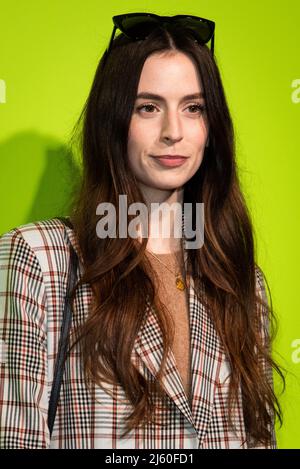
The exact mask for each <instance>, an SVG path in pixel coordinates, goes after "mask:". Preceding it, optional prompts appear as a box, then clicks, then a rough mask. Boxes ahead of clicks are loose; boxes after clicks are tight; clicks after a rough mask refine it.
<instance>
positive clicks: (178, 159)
mask: <svg viewBox="0 0 300 469" xmlns="http://www.w3.org/2000/svg"><path fill="white" fill-rule="evenodd" d="M152 158H153V159H154V160H155V161H156V162H157V163H158V164H160V165H161V166H166V167H176V166H181V165H182V164H184V163H185V162H186V161H187V159H188V157H187V156H181V155H161V156H153V157H152Z"/></svg>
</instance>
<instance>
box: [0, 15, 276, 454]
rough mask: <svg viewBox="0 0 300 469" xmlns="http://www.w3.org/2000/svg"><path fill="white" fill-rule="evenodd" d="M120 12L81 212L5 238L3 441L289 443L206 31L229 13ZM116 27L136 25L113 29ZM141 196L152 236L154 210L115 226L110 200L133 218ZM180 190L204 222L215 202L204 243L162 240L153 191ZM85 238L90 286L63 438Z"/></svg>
mask: <svg viewBox="0 0 300 469" xmlns="http://www.w3.org/2000/svg"><path fill="white" fill-rule="evenodd" d="M164 20H166V18H165V17H164ZM114 21H115V28H114V31H113V36H112V40H111V42H110V46H109V48H108V50H107V51H106V52H105V54H104V55H103V57H102V59H101V60H100V63H99V66H98V68H97V71H96V74H95V78H94V82H93V85H92V88H91V91H90V94H89V97H88V100H87V102H86V105H85V108H84V112H83V113H82V115H81V118H80V119H79V121H78V125H77V127H76V128H75V130H76V132H77V130H78V129H80V124H81V122H82V118H83V129H82V155H83V175H82V184H81V188H80V190H79V191H78V195H77V197H76V199H75V200H74V204H73V209H72V213H71V216H70V218H69V222H68V223H67V226H65V225H64V223H62V220H61V219H59V218H53V219H49V220H44V221H39V222H35V223H29V224H26V225H23V226H20V227H17V228H15V229H13V230H11V231H10V232H8V233H5V235H4V236H3V237H2V239H1V259H0V260H1V269H2V270H1V275H2V279H1V295H0V298H1V339H2V346H3V347H2V348H3V356H2V362H3V365H2V366H3V368H2V376H3V377H4V387H3V391H2V396H1V400H0V402H1V406H2V409H1V413H2V422H1V447H3V448H145V449H147V448H151V449H152V448H250V447H257V448H275V447H276V440H275V432H274V419H275V415H276V414H277V416H278V417H279V418H280V420H281V410H280V406H279V404H278V401H277V398H276V396H275V394H274V391H273V384H272V367H273V368H274V369H276V370H277V372H278V373H279V374H280V375H281V377H282V374H281V371H280V369H279V368H278V366H277V365H276V363H274V362H273V360H272V358H271V347H270V345H271V337H270V327H269V322H270V318H271V316H272V310H271V308H269V306H268V303H267V298H266V293H265V286H264V280H263V274H262V272H261V270H260V269H259V267H258V266H257V264H256V262H255V251H254V242H253V230H252V226H251V221H250V217H249V214H248V211H247V208H246V204H245V201H244V198H243V195H242V193H241V190H240V186H239V181H238V177H237V173H236V163H235V151H234V132H233V126H232V121H231V118H230V114H229V110H228V106H227V103H226V98H225V94H224V90H223V87H222V82H221V78H220V74H219V71H218V68H217V65H216V61H215V59H214V57H213V50H212V49H209V48H208V46H207V45H206V44H207V43H208V41H209V40H210V39H213V38H214V35H213V33H214V29H213V27H214V23H212V22H210V21H209V20H205V19H199V18H192V17H190V19H187V18H183V19H182V18H177V20H176V18H175V20H174V19H169V21H168V22H166V23H164V24H162V23H163V22H162V21H161V23H160V25H158V23H157V22H158V21H160V18H159V17H157V16H156V15H143V14H138V15H135V16H134V14H132V15H120V16H119V17H115V18H114ZM196 23H197V24H196ZM116 27H119V28H120V29H121V30H122V33H121V34H120V35H119V36H118V37H117V38H115V39H114V40H113V37H114V32H115V30H116ZM125 33H126V35H125ZM211 47H213V41H211ZM76 132H75V133H76ZM163 155H169V156H167V157H163ZM174 155H181V157H180V158H177V159H176V158H174ZM124 195H126V200H127V203H128V205H130V204H134V203H142V204H143V206H144V207H146V208H147V217H146V221H147V222H149V225H148V228H149V231H148V233H147V236H144V235H143V231H142V230H143V229H144V227H145V225H144V224H143V223H139V224H137V225H136V227H135V229H133V235H131V236H128V235H127V236H125V237H122V236H120V232H119V229H118V228H117V230H116V233H117V235H116V236H113V235H112V234H114V233H115V231H114V228H113V229H112V231H110V236H107V237H105V236H104V235H103V232H104V226H103V225H101V222H100V225H99V220H100V217H99V215H100V214H102V215H103V214H104V212H103V205H99V204H103V203H104V204H106V203H109V204H111V205H109V206H110V207H111V206H113V207H114V208H115V212H114V214H115V215H116V220H117V223H116V225H117V227H118V226H120V224H118V222H122V223H123V222H124V217H123V218H122V220H121V212H120V209H119V201H120V197H121V196H124ZM174 202H175V203H176V204H177V207H178V206H179V207H180V208H183V207H184V204H190V205H189V206H191V207H192V211H191V213H192V218H191V220H192V227H193V228H194V229H195V227H196V229H195V232H196V235H198V234H199V233H198V232H199V230H200V228H201V227H199V226H198V225H197V223H196V219H197V217H198V215H199V210H200V208H199V207H201V204H204V242H203V243H202V244H201V246H200V247H196V248H191V245H190V246H189V248H188V247H187V239H186V237H185V236H184V237H183V240H182V238H180V237H176V236H175V235H174V232H173V234H172V232H171V231H170V232H169V233H171V234H170V236H168V237H166V238H164V237H163V236H162V235H161V233H160V235H159V236H158V237H155V236H154V233H155V229H156V228H157V221H155V217H154V214H155V213H156V212H155V211H154V212H151V210H150V209H151V208H152V206H153V205H152V204H153V203H158V204H159V207H160V206H161V204H165V205H164V207H166V208H167V209H168V208H170V207H171V204H173V203H174ZM99 207H100V208H99ZM107 207H108V205H107ZM118 209H119V211H118ZM156 211H157V208H156ZM168 213H169V212H168V210H165V211H163V213H162V219H163V221H166V220H167V218H168ZM181 213H182V212H181ZM131 215H132V214H131ZM131 215H129V216H128V220H126V223H127V225H126V227H129V224H130V222H131V221H132V216H131ZM143 220H144V221H145V219H143ZM177 220H178V219H177ZM185 220H186V218H185V217H183V222H184V223H183V225H182V227H183V230H184V231H183V233H185ZM110 221H112V218H111V217H109V218H108V222H110ZM108 225H109V223H108ZM177 225H178V223H175V222H174V220H173V222H171V228H174V227H176V226H177ZM177 228H178V226H177ZM109 230H111V225H110V228H109ZM128 232H129V231H128ZM131 233H132V230H131ZM99 235H100V236H99ZM68 243H70V245H71V246H72V247H73V249H74V250H75V253H76V254H77V256H78V259H79V266H78V269H77V270H76V275H77V280H78V282H77V286H76V288H75V289H74V290H73V293H74V295H73V297H72V300H73V301H72V306H73V316H72V324H71V331H70V341H71V347H70V349H69V353H68V356H67V358H66V361H65V369H64V375H63V379H62V385H61V389H60V396H59V402H58V407H57V413H56V417H55V421H54V427H53V432H52V435H51V437H50V431H49V426H50V425H49V419H48V416H47V414H48V409H49V397H50V392H51V387H52V384H53V376H54V366H55V362H56V360H57V357H58V349H59V347H58V343H59V339H60V334H61V326H62V324H63V309H64V302H65V299H66V296H67V293H68V291H67V282H68V268H69V264H70V248H69V244H68Z"/></svg>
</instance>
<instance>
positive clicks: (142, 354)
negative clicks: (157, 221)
mask: <svg viewBox="0 0 300 469" xmlns="http://www.w3.org/2000/svg"><path fill="white" fill-rule="evenodd" d="M184 258H185V262H186V261H187V253H186V250H185V251H184ZM188 288H189V291H188V297H189V316H190V319H189V321H190V350H191V375H192V382H191V386H192V409H191V408H190V405H189V402H188V398H187V396H186V394H185V391H184V387H183V384H182V380H181V376H180V373H179V371H178V368H177V366H176V362H175V358H174V355H173V352H172V351H170V352H169V354H168V358H167V362H166V369H165V374H164V377H163V379H162V384H163V387H164V389H165V392H166V393H167V395H168V396H169V397H170V398H171V399H172V400H173V401H174V403H175V404H176V406H177V407H178V409H179V410H180V411H181V412H182V413H183V414H184V416H185V417H186V418H187V419H188V421H189V422H190V423H191V425H192V426H193V427H194V428H195V430H196V431H197V434H198V438H199V446H201V442H202V440H203V438H204V436H205V432H206V427H207V424H208V423H209V421H210V416H211V412H212V409H213V403H214V393H215V388H216V385H217V383H218V378H219V374H220V368H221V361H222V347H221V344H220V340H219V337H218V335H217V333H216V331H215V328H214V326H213V324H212V322H211V320H210V317H209V315H208V312H207V309H206V308H205V307H204V305H203V304H202V303H201V301H200V300H199V299H198V297H197V296H196V294H195V292H194V282H193V279H190V285H189V287H188ZM145 317H146V319H145V321H144V324H143V325H142V327H141V329H140V331H139V333H138V336H137V338H136V340H135V344H134V348H133V352H132V357H131V359H132V362H133V364H134V365H135V366H136V367H137V368H138V369H139V371H140V372H141V373H142V374H143V376H145V378H146V374H147V373H146V371H145V367H146V368H147V369H148V371H149V372H150V373H151V374H152V376H153V377H155V376H156V375H157V373H158V370H159V367H160V363H161V359H162V346H163V342H162V336H161V330H160V327H159V324H158V321H157V318H156V315H155V312H154V309H153V308H152V307H151V306H150V305H148V309H147V312H146V316H145Z"/></svg>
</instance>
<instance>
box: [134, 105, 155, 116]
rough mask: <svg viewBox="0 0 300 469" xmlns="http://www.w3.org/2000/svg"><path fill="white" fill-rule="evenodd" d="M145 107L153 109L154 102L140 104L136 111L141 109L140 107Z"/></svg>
mask: <svg viewBox="0 0 300 469" xmlns="http://www.w3.org/2000/svg"><path fill="white" fill-rule="evenodd" d="M146 108H148V109H149V108H150V109H154V108H155V106H154V104H141V105H140V106H138V107H137V111H141V110H142V109H146ZM150 114H152V112H150Z"/></svg>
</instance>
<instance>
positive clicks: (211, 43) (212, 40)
mask: <svg viewBox="0 0 300 469" xmlns="http://www.w3.org/2000/svg"><path fill="white" fill-rule="evenodd" d="M214 48H215V33H214V34H213V35H212V37H211V41H210V49H211V51H212V55H214Z"/></svg>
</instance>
